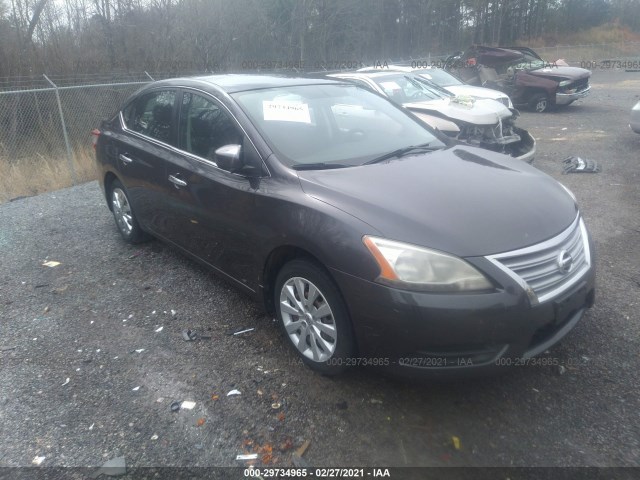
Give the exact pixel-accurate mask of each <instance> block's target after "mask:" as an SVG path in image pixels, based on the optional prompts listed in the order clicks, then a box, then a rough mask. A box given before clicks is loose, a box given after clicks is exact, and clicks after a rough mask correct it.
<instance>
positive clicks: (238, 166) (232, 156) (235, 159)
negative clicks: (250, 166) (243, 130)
mask: <svg viewBox="0 0 640 480" xmlns="http://www.w3.org/2000/svg"><path fill="white" fill-rule="evenodd" d="M241 153H242V146H241V145H224V146H222V147H220V148H218V149H217V150H216V152H215V158H214V161H215V162H216V165H218V167H219V168H221V169H223V170H226V171H228V172H231V173H236V172H239V171H240V170H242V167H243V166H244V165H243V163H242V160H241V158H240V154H241Z"/></svg>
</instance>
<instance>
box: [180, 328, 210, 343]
mask: <svg viewBox="0 0 640 480" xmlns="http://www.w3.org/2000/svg"><path fill="white" fill-rule="evenodd" d="M182 338H184V340H185V342H193V341H195V340H210V339H211V335H202V334H200V333H198V332H197V331H196V330H189V329H185V330H182Z"/></svg>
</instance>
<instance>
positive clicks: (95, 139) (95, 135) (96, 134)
mask: <svg viewBox="0 0 640 480" xmlns="http://www.w3.org/2000/svg"><path fill="white" fill-rule="evenodd" d="M91 136H92V137H93V149H94V150H95V148H96V145H97V144H98V137H100V130H98V129H97V128H94V129H93V130H91Z"/></svg>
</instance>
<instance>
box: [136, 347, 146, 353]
mask: <svg viewBox="0 0 640 480" xmlns="http://www.w3.org/2000/svg"><path fill="white" fill-rule="evenodd" d="M135 352H136V353H142V352H144V348H139V349H137V350H136V351H135Z"/></svg>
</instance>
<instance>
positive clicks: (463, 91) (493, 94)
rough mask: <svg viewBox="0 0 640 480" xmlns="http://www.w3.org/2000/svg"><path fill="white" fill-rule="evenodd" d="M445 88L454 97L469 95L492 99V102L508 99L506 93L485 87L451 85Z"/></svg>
mask: <svg viewBox="0 0 640 480" xmlns="http://www.w3.org/2000/svg"><path fill="white" fill-rule="evenodd" d="M444 88H445V89H446V90H448V91H449V92H451V93H453V94H454V95H458V96H459V95H469V96H471V97H477V98H491V99H492V100H498V99H500V98H505V97H507V95H506V94H505V93H502V92H500V91H498V90H493V89H491V88H484V87H474V86H473V85H450V86H448V87H444Z"/></svg>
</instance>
